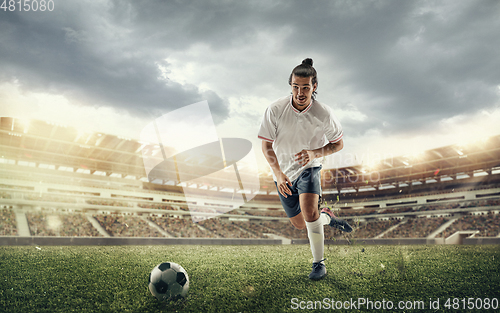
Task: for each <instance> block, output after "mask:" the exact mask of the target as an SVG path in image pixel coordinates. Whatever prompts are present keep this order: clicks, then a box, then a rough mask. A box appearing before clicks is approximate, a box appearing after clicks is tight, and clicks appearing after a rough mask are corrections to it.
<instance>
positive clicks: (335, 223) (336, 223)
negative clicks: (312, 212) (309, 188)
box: [321, 208, 352, 233]
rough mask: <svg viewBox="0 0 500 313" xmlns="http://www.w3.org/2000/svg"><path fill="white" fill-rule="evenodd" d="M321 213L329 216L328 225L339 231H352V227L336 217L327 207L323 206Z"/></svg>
mask: <svg viewBox="0 0 500 313" xmlns="http://www.w3.org/2000/svg"><path fill="white" fill-rule="evenodd" d="M321 213H322V214H328V215H329V216H330V226H331V227H335V228H337V229H340V230H341V231H345V232H346V233H350V232H352V227H351V225H349V223H347V222H346V221H344V220H342V219H340V218H337V217H336V216H335V214H333V212H332V210H330V209H329V208H323V210H321Z"/></svg>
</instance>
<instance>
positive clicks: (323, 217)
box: [319, 213, 332, 225]
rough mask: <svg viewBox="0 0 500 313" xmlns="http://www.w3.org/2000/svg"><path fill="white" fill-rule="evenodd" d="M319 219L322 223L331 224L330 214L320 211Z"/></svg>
mask: <svg viewBox="0 0 500 313" xmlns="http://www.w3.org/2000/svg"><path fill="white" fill-rule="evenodd" d="M319 219H320V220H321V225H329V224H330V220H331V219H332V218H331V217H330V215H328V214H326V213H320V214H319Z"/></svg>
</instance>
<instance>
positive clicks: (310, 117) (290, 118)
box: [258, 96, 343, 182]
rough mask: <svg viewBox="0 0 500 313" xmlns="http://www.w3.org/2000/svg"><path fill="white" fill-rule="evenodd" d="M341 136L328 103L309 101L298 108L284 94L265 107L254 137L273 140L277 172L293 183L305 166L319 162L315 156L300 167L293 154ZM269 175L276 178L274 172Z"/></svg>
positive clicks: (340, 128) (311, 148)
mask: <svg viewBox="0 0 500 313" xmlns="http://www.w3.org/2000/svg"><path fill="white" fill-rule="evenodd" d="M342 135H343V133H342V126H341V125H340V123H339V121H338V119H337V118H336V117H335V116H334V115H333V113H332V111H331V109H330V108H329V107H328V106H326V105H324V104H322V103H321V102H319V101H316V100H312V101H311V103H310V104H309V106H307V108H305V109H304V110H302V111H298V110H297V109H295V108H294V107H293V105H292V97H291V96H286V97H283V98H280V99H278V100H276V101H275V102H273V103H272V104H271V105H270V106H269V107H268V108H267V109H266V112H265V114H264V118H263V119H262V123H261V125H260V130H259V135H258V136H259V138H260V139H262V140H266V141H268V142H272V143H273V150H274V153H275V154H276V157H277V158H278V164H279V165H280V168H281V171H282V172H283V173H284V174H285V175H286V176H287V177H288V178H289V179H290V181H292V182H293V181H294V180H295V179H296V178H297V177H299V175H300V173H301V172H302V171H303V170H305V169H306V168H309V167H316V166H320V165H321V160H320V159H318V158H316V159H314V160H313V161H312V162H310V163H309V164H307V165H306V166H301V165H300V164H299V163H298V162H296V161H295V157H294V156H295V154H296V153H298V152H300V151H302V150H303V149H306V150H314V149H317V148H321V147H324V146H325V145H326V144H328V143H329V142H338V141H340V140H341V139H342ZM273 178H274V180H275V181H276V177H275V175H274V173H273Z"/></svg>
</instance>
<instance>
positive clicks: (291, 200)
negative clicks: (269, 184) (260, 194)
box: [274, 166, 321, 218]
mask: <svg viewBox="0 0 500 313" xmlns="http://www.w3.org/2000/svg"><path fill="white" fill-rule="evenodd" d="M274 184H275V185H276V190H277V189H278V184H277V183H276V182H274ZM288 188H289V189H290V191H291V192H292V195H291V196H290V195H289V194H287V197H286V198H285V197H283V195H282V194H281V193H280V192H279V191H278V195H279V196H280V200H281V205H283V208H284V209H285V212H286V215H287V216H288V217H289V218H292V217H294V216H296V215H297V214H299V213H300V212H301V211H300V203H299V195H300V194H303V193H315V194H317V195H319V197H320V198H321V166H318V167H310V168H308V169H305V170H304V171H303V172H302V173H300V176H299V177H298V178H297V179H295V180H294V181H293V182H292V186H291V187H290V185H288Z"/></svg>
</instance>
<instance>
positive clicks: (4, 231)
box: [0, 208, 17, 236]
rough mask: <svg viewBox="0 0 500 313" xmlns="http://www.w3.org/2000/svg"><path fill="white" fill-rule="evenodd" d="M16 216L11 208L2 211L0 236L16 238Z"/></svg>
mask: <svg viewBox="0 0 500 313" xmlns="http://www.w3.org/2000/svg"><path fill="white" fill-rule="evenodd" d="M16 224H17V223H16V215H15V213H14V211H13V210H12V209H11V208H2V209H0V236H16V235H17V226H16Z"/></svg>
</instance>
